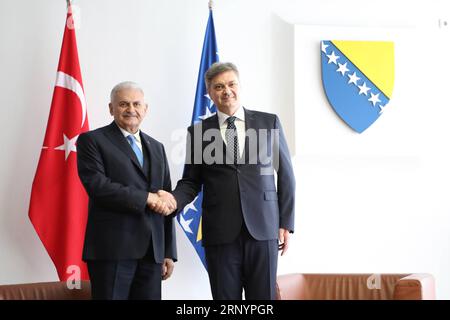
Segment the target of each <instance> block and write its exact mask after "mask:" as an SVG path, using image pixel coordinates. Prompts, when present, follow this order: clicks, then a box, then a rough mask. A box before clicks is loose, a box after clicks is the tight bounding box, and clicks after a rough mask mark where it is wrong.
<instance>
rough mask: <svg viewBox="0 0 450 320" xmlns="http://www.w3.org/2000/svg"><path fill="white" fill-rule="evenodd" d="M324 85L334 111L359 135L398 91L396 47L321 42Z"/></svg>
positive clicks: (368, 42)
mask: <svg viewBox="0 0 450 320" xmlns="http://www.w3.org/2000/svg"><path fill="white" fill-rule="evenodd" d="M321 60H322V63H321V64H322V83H323V88H324V90H325V94H326V96H327V99H328V101H329V103H330V104H331V106H332V107H333V109H334V111H335V112H336V113H337V114H338V115H339V117H340V118H341V119H342V120H344V121H345V123H347V125H348V126H350V128H352V129H353V130H355V131H356V132H358V133H361V132H363V131H364V130H366V129H367V128H368V127H369V126H370V125H372V124H373V123H374V122H375V121H376V120H377V119H378V118H379V117H380V115H381V114H383V111H384V108H385V107H386V106H387V104H388V103H389V100H390V98H391V96H392V91H393V87H394V43H393V42H385V41H335V40H324V41H322V42H321Z"/></svg>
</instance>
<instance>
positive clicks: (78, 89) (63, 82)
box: [42, 71, 87, 161]
mask: <svg viewBox="0 0 450 320" xmlns="http://www.w3.org/2000/svg"><path fill="white" fill-rule="evenodd" d="M55 87H61V88H65V89H68V90H70V91H72V92H74V93H75V94H76V95H77V97H78V99H79V100H80V104H81V126H80V128H83V125H84V123H85V121H86V116H87V108H86V98H85V96H84V91H83V87H82V86H81V84H80V83H79V82H78V80H77V79H75V78H74V77H72V76H70V75H68V74H67V73H64V72H62V71H58V72H57V74H56V83H55ZM78 136H79V134H77V135H76V136H74V137H72V138H69V137H67V136H66V135H65V134H64V133H63V141H64V143H63V144H62V145H60V146H58V147H55V148H54V150H61V151H64V153H65V160H66V161H67V158H68V157H69V155H70V153H71V152H77V146H76V142H77V139H78ZM42 149H51V148H49V147H47V146H43V147H42Z"/></svg>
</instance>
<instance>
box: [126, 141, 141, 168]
mask: <svg viewBox="0 0 450 320" xmlns="http://www.w3.org/2000/svg"><path fill="white" fill-rule="evenodd" d="M127 140H128V142H129V143H130V146H131V149H133V151H134V153H135V154H136V157H137V158H138V160H139V163H140V165H141V167H143V166H144V156H143V155H142V151H141V149H139V147H138V145H137V143H136V141H135V140H136V137H135V136H133V135H132V134H130V135H129V136H128V137H127Z"/></svg>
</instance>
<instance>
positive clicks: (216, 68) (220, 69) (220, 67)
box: [205, 62, 239, 88]
mask: <svg viewBox="0 0 450 320" xmlns="http://www.w3.org/2000/svg"><path fill="white" fill-rule="evenodd" d="M227 71H234V73H236V76H237V77H238V79H239V71H238V69H237V67H236V66H235V65H234V64H233V63H231V62H215V63H213V64H212V65H211V67H209V69H208V70H207V71H206V72H205V83H206V88H209V86H210V85H211V81H212V79H214V78H215V77H216V76H217V75H219V74H221V73H224V72H227Z"/></svg>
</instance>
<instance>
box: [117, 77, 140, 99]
mask: <svg viewBox="0 0 450 320" xmlns="http://www.w3.org/2000/svg"><path fill="white" fill-rule="evenodd" d="M124 89H135V90H139V91H141V92H142V94H144V90H142V88H141V86H140V85H139V84H137V83H136V82H133V81H124V82H121V83H118V84H116V85H115V86H114V88H112V90H111V94H110V96H109V99H110V102H112V101H113V99H114V96H115V95H116V93H117V92H118V91H120V90H124Z"/></svg>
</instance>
